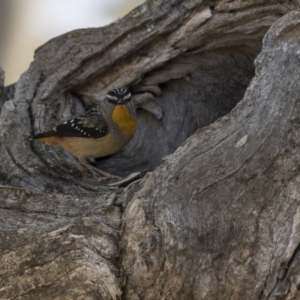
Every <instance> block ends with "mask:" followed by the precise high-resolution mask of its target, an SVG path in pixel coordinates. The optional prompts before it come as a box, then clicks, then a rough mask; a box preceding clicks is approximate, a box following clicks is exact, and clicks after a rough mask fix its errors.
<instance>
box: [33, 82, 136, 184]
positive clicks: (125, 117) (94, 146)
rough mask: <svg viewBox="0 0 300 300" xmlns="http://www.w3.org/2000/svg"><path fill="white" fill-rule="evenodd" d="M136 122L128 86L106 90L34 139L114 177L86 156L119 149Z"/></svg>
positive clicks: (128, 139)
mask: <svg viewBox="0 0 300 300" xmlns="http://www.w3.org/2000/svg"><path fill="white" fill-rule="evenodd" d="M136 126H137V118H136V112H135V108H134V105H133V103H132V101H131V93H130V91H129V90H128V89H124V88H119V89H113V90H111V91H109V92H108V93H107V94H106V96H105V98H104V99H103V100H102V101H101V102H100V105H99V106H96V107H93V108H92V109H90V110H88V111H87V112H86V113H84V114H83V115H80V116H78V117H76V118H74V119H72V120H69V121H66V122H64V123H62V124H60V125H58V126H57V127H55V128H53V129H52V130H50V131H47V132H43V133H38V134H36V135H35V136H33V139H38V140H39V141H42V142H45V143H48V144H52V145H59V146H61V147H62V148H63V149H65V150H66V151H68V152H69V153H71V154H72V155H73V156H75V157H76V158H77V159H78V161H79V162H80V164H81V165H82V166H84V167H85V168H89V169H90V168H92V169H94V170H95V171H97V172H99V173H101V174H102V175H104V176H106V177H110V178H111V177H112V178H116V177H117V176H113V175H111V174H109V173H107V172H104V171H101V170H99V169H97V168H94V167H92V166H91V165H90V164H89V163H88V161H87V159H89V158H96V157H103V156H107V155H110V154H113V153H116V152H118V151H119V150H121V149H122V148H123V147H124V146H125V145H126V144H127V143H128V142H129V141H130V140H131V138H132V137H133V135H134V133H135V130H136Z"/></svg>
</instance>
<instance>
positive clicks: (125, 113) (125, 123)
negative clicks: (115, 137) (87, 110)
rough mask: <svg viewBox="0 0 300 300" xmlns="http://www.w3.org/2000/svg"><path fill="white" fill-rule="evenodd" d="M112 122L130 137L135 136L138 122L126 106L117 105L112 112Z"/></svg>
mask: <svg viewBox="0 0 300 300" xmlns="http://www.w3.org/2000/svg"><path fill="white" fill-rule="evenodd" d="M112 120H113V121H114V123H115V124H116V125H117V126H118V127H119V129H120V130H121V131H122V132H123V133H125V134H128V135H133V134H134V132H135V130H136V125H137V121H136V119H135V118H134V117H133V116H132V115H131V113H130V111H129V109H128V108H127V106H126V105H116V107H115V108H114V110H113V112H112Z"/></svg>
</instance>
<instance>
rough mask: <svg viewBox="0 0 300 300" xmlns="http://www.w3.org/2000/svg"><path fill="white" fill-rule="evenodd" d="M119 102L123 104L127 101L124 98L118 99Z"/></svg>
mask: <svg viewBox="0 0 300 300" xmlns="http://www.w3.org/2000/svg"><path fill="white" fill-rule="evenodd" d="M117 104H119V105H122V104H125V101H124V99H123V98H120V99H118V101H117Z"/></svg>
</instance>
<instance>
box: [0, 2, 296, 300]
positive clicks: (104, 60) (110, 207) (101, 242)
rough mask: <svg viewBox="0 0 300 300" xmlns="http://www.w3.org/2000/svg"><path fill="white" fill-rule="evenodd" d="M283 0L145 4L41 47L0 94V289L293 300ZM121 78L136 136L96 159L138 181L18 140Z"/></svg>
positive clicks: (52, 294) (11, 294)
mask: <svg viewBox="0 0 300 300" xmlns="http://www.w3.org/2000/svg"><path fill="white" fill-rule="evenodd" d="M293 8H295V5H293V3H292V2H289V1H262V0H251V1H250V0H249V1H225V0H224V1H195V0H194V1H192V0H191V1H179V0H178V1H176V0H170V1H165V2H161V1H147V2H146V3H145V4H144V5H142V6H140V7H139V8H137V9H135V10H134V11H132V12H131V13H130V14H129V15H128V16H126V17H125V18H123V19H122V20H119V21H118V22H116V23H114V24H112V25H110V26H108V27H104V28H97V29H84V30H77V31H73V32H70V33H67V34H65V35H62V36H60V37H58V38H55V39H53V40H51V41H49V42H48V43H47V44H45V45H44V46H42V47H41V48H39V49H38V50H37V51H36V54H35V59H34V62H33V63H32V64H31V66H30V68H29V70H28V71H27V72H26V73H24V74H23V75H22V76H21V78H20V80H19V81H18V82H17V83H16V85H15V86H12V87H8V88H5V89H4V90H3V91H2V94H1V97H0V104H1V108H0V109H1V115H0V136H1V138H0V148H1V152H0V159H1V165H0V182H1V184H2V187H1V188H0V216H1V218H0V228H1V230H0V253H1V261H0V299H121V298H122V299H130V300H135V299H207V300H208V299H216V300H217V299H260V300H262V299H278V300H279V299H299V298H300V292H299V288H298V286H300V271H299V270H300V268H299V267H300V256H299V253H300V252H299V249H300V209H299V201H300V200H299V199H300V188H299V186H300V185H299V184H300V177H299V170H300V159H299V155H298V152H299V147H300V144H299V140H300V134H299V132H300V131H299V129H300V118H299V115H300V104H299V103H300V72H299V66H300V43H299V36H300V13H299V12H297V11H291V10H292V9H293ZM2 75H3V74H2V73H1V74H0V83H1V82H2V77H3V76H2ZM118 86H129V87H130V88H131V89H132V91H133V92H134V101H135V103H136V106H137V108H138V117H139V128H138V132H137V134H136V136H135V138H134V139H133V140H132V142H131V143H130V144H129V145H128V146H127V147H126V149H124V150H123V151H122V152H121V153H118V154H117V155H114V156H112V157H109V158H106V159H101V160H99V161H98V163H99V166H101V168H103V169H105V170H107V171H111V172H115V173H118V174H120V175H128V174H130V173H131V172H134V171H140V172H142V174H143V175H145V176H144V177H143V178H142V179H140V180H139V181H137V182H134V183H132V184H130V185H129V186H127V187H125V188H124V187H122V188H116V187H110V186H107V185H104V184H100V183H99V182H98V181H97V180H95V179H93V178H90V177H88V176H82V175H81V173H80V167H79V165H78V163H77V162H76V160H75V159H74V158H72V157H70V156H69V155H68V154H66V153H65V152H64V151H63V150H61V149H58V148H56V147H51V146H47V145H43V144H39V143H37V142H31V141H28V140H27V137H28V136H29V135H31V134H32V133H35V132H38V131H41V130H44V129H48V128H51V127H52V126H54V125H56V124H58V123H59V122H62V121H64V120H66V119H69V118H70V117H72V116H74V115H77V114H79V113H81V112H83V111H84V110H85V109H86V108H88V107H89V106H91V105H94V104H96V103H97V101H99V99H100V98H101V97H103V95H104V94H105V93H106V92H107V90H109V89H110V88H113V87H118ZM174 151H175V152H174ZM171 153H172V154H171ZM166 155H169V156H166Z"/></svg>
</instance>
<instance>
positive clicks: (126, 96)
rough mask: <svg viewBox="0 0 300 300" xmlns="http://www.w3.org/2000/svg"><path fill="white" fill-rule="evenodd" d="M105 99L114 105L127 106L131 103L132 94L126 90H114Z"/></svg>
mask: <svg viewBox="0 0 300 300" xmlns="http://www.w3.org/2000/svg"><path fill="white" fill-rule="evenodd" d="M105 99H106V100H107V101H108V102H109V103H110V104H113V105H126V104H128V103H129V102H131V93H130V91H129V90H128V89H124V88H119V89H113V90H110V91H109V92H108V93H107V94H106V96H105Z"/></svg>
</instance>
